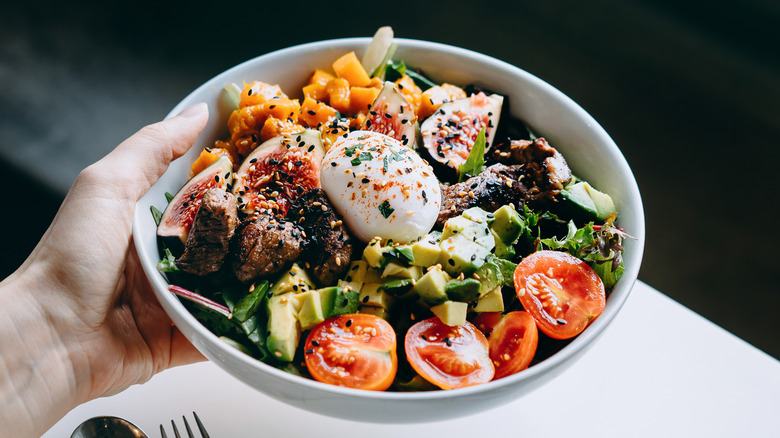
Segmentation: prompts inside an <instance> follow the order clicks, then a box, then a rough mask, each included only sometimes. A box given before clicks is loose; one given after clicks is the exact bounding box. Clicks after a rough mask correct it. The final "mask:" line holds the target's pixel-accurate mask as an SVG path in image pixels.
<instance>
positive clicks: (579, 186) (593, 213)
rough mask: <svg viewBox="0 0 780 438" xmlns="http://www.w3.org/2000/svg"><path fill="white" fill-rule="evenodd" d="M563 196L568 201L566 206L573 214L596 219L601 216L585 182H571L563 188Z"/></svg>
mask: <svg viewBox="0 0 780 438" xmlns="http://www.w3.org/2000/svg"><path fill="white" fill-rule="evenodd" d="M561 197H562V198H563V199H564V200H565V201H566V204H565V207H567V208H568V210H570V211H571V213H572V214H574V215H578V216H582V217H583V218H585V219H596V218H598V216H599V212H598V209H597V208H596V204H595V203H594V202H593V198H591V197H590V194H589V193H588V190H587V189H586V188H585V183H584V182H578V183H576V184H571V185H569V186H567V187H566V188H564V189H563V190H561Z"/></svg>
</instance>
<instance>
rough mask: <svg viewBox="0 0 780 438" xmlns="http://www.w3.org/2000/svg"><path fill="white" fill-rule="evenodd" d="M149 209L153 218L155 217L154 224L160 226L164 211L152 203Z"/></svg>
mask: <svg viewBox="0 0 780 438" xmlns="http://www.w3.org/2000/svg"><path fill="white" fill-rule="evenodd" d="M149 210H150V211H151V212H152V219H154V224H155V225H158V226H159V225H160V220H162V212H161V211H160V210H158V209H157V207H155V206H154V205H150V206H149Z"/></svg>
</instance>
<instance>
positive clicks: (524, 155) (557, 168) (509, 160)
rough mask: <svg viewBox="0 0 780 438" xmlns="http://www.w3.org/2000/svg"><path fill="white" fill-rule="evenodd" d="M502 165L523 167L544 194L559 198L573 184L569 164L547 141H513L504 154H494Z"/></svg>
mask: <svg viewBox="0 0 780 438" xmlns="http://www.w3.org/2000/svg"><path fill="white" fill-rule="evenodd" d="M491 153H492V154H493V158H494V159H495V160H496V161H497V162H499V163H502V164H506V165H516V164H523V165H524V166H525V167H524V171H525V174H526V176H527V177H529V178H530V179H531V181H533V182H534V183H535V186H536V187H538V188H539V190H540V191H542V192H549V194H550V195H552V196H555V195H557V194H558V193H560V191H561V189H563V187H564V186H565V185H566V184H568V183H569V181H571V169H569V165H568V164H567V163H566V160H565V159H564V158H563V155H561V154H560V153H559V152H558V151H557V150H556V149H555V148H554V147H552V146H550V144H549V143H547V140H545V139H544V138H537V139H535V140H533V141H531V140H512V141H511V142H510V143H509V145H508V146H504V147H503V148H502V149H501V150H494V151H492V152H491Z"/></svg>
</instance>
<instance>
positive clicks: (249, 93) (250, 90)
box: [246, 88, 252, 96]
mask: <svg viewBox="0 0 780 438" xmlns="http://www.w3.org/2000/svg"><path fill="white" fill-rule="evenodd" d="M246 95H247V96H251V95H252V89H251V88H250V89H249V91H247V92H246Z"/></svg>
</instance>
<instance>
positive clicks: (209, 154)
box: [190, 148, 233, 175]
mask: <svg viewBox="0 0 780 438" xmlns="http://www.w3.org/2000/svg"><path fill="white" fill-rule="evenodd" d="M219 157H228V158H230V160H231V161H233V159H232V157H231V156H230V152H228V151H227V150H226V149H222V148H205V149H203V151H202V152H201V153H200V155H199V156H198V159H197V160H195V162H194V163H192V167H190V170H191V171H192V175H197V174H198V173H200V172H201V171H202V170H203V169H205V168H207V167H209V166H211V164H212V163H214V162H215V161H217V160H218V159H219Z"/></svg>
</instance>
